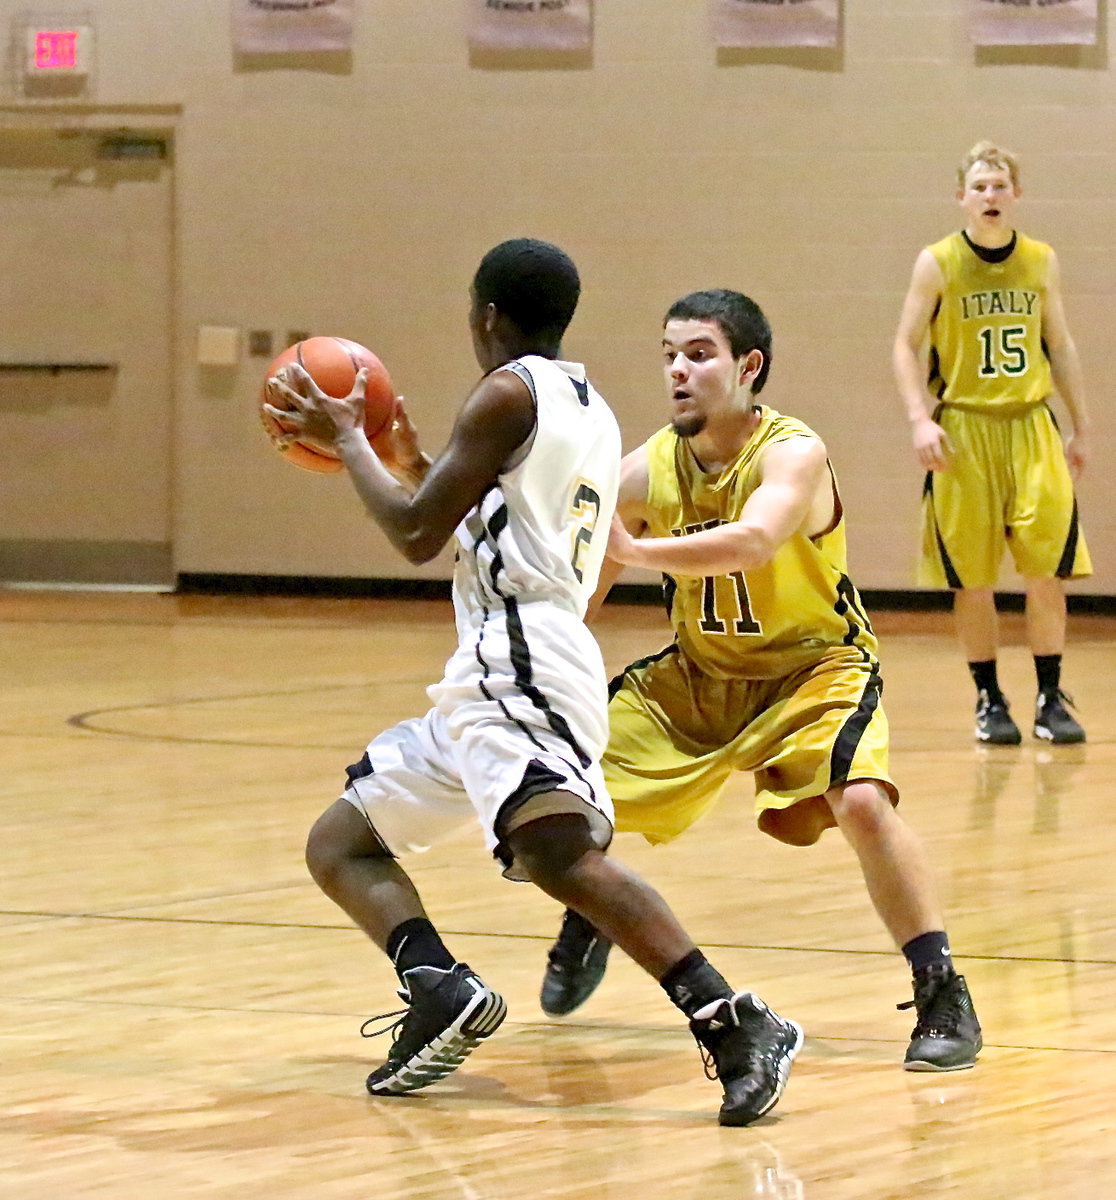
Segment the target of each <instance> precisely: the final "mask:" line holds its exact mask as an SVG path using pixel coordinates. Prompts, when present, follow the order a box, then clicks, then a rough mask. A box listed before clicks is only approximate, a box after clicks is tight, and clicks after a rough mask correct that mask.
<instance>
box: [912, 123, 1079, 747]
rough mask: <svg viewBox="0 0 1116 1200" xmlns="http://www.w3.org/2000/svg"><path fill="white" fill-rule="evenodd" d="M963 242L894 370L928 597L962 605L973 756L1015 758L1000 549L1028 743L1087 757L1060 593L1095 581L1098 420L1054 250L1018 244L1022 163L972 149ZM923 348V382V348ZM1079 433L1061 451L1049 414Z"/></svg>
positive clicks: (941, 271)
mask: <svg viewBox="0 0 1116 1200" xmlns="http://www.w3.org/2000/svg"><path fill="white" fill-rule="evenodd" d="M958 181H959V187H958V192H957V198H958V201H959V203H960V205H961V210H962V211H963V212H964V214H965V229H964V230H963V231H962V232H961V233H954V234H951V235H950V236H949V237H947V238H943V239H942V241H940V242H937V243H935V244H934V245H932V246H928V247H927V248H926V249H924V250H923V251H922V252H921V253H920V254H919V256H918V258H917V259H916V261H915V266H914V274H913V276H912V279H911V286H910V290H909V291H908V293H907V298H906V301H905V303H904V305H903V313H902V316H901V317H900V320H899V330H898V333H897V334H896V337H895V348H894V353H893V362H894V367H895V377H896V380H897V381H898V384H899V391H900V393H901V395H902V397H903V402H904V404H905V405H906V409H907V415H908V417H909V418H910V421H911V428H912V434H913V441H914V448H915V453H916V454H917V455H918V459H919V462H920V463H921V464H922V466H924V467H925V468H926V483H925V486H924V488H923V497H922V555H921V559H920V566H919V582H920V583H922V584H925V585H927V586H930V587H949V588H951V589H952V590H953V596H954V603H953V611H954V615H955V620H956V625H957V632H958V636H959V638H960V641H961V645H962V647H963V649H964V651H965V655H966V657H967V659H968V662H969V670H970V672H971V674H972V677H973V681H974V683H975V684H976V688H977V708H976V713H977V716H976V736H977V739H978V740H979V741H982V742H993V743H998V744H1001V745H1018V743H1019V742H1020V741H1021V740H1022V737H1021V734H1020V732H1019V728H1018V726H1017V725H1016V724H1015V721H1014V720H1013V719H1012V717H1011V714H1010V712H1009V710H1008V703H1007V701H1006V699H1005V698H1004V695H1003V693H1002V692H1001V690H1000V685H999V681H998V679H997V674H996V656H997V651H998V648H999V639H998V630H997V618H996V607H995V594H994V588H995V586H996V581H997V578H998V576H999V570H1000V563H1001V560H1002V559H1003V555H1004V547H1005V546H1006V547H1007V548H1008V549H1009V550H1010V551H1011V555H1012V559H1013V560H1014V562H1015V566H1016V568H1017V569H1018V571H1019V572H1020V574H1021V575H1022V576H1023V578H1024V582H1025V585H1026V594H1027V599H1026V624H1027V640H1028V643H1029V645H1030V649H1031V653H1032V654H1033V655H1034V660H1035V672H1036V675H1037V676H1038V699H1037V702H1036V706H1035V720H1034V734H1035V737H1038V738H1042V739H1043V740H1045V741H1050V742H1059V743H1063V742H1083V741H1084V740H1085V731H1084V729H1082V727H1081V726H1080V724H1078V722H1077V720H1076V719H1075V718H1074V717H1073V716H1072V715H1071V714H1070V712H1069V711H1068V709H1067V708H1066V702H1067V700H1068V697H1067V696H1066V695H1065V693H1064V692H1063V691H1062V690H1061V667H1062V652H1063V650H1064V648H1065V640H1066V598H1065V583H1064V581H1065V580H1067V579H1081V578H1084V577H1085V576H1087V575H1090V574H1091V573H1092V564H1091V563H1090V561H1089V552H1088V549H1087V548H1086V546H1085V537H1084V534H1083V533H1082V531H1081V528H1080V525H1079V523H1078V514H1077V501H1076V499H1075V498H1074V490H1073V482H1074V479H1076V478H1077V477H1078V476H1079V475H1080V473H1081V471H1082V470H1083V469H1084V467H1085V459H1086V440H1087V435H1088V430H1089V420H1088V416H1087V414H1086V411H1085V399H1084V393H1083V387H1082V380H1081V366H1080V363H1079V361H1078V357H1077V350H1076V348H1075V346H1074V343H1073V338H1072V337H1071V336H1070V333H1069V329H1068V327H1067V324H1066V317H1065V311H1064V309H1063V306H1062V294H1061V285H1060V281H1059V273H1058V260H1057V257H1056V256H1055V254H1054V251H1053V250H1052V249H1051V248H1050V247H1049V246H1047V245H1045V244H1044V243H1042V242H1036V241H1034V240H1032V239H1031V238H1028V237H1024V236H1023V235H1022V234H1020V233H1018V232H1016V230H1015V228H1014V225H1013V223H1012V218H1013V214H1014V209H1015V202H1016V199H1017V198H1018V196H1019V173H1018V166H1017V163H1016V160H1015V158H1014V156H1013V155H1012V154H1010V153H1009V152H1007V151H1006V150H1001V149H999V148H998V147H996V146H994V145H993V144H992V143H991V142H979V143H978V144H977V145H976V146H974V147H973V148H972V150H970V151H969V153H968V154H967V155H966V156H965V159H964V160H963V162H962V164H961V167H960V169H959V171H958ZM927 341H929V346H930V355H929V369H928V370H927V369H926V366H925V356H924V347H925V345H926V343H927ZM1055 391H1056V392H1057V393H1058V395H1059V396H1060V397H1061V399H1062V401H1063V403H1064V404H1065V407H1066V410H1067V412H1068V414H1069V420H1070V436H1069V439H1068V440H1067V442H1066V443H1065V446H1064V447H1063V444H1062V437H1061V435H1060V433H1059V432H1058V427H1057V425H1056V423H1055V420H1054V416H1053V413H1052V412H1051V411H1050V407H1049V401H1050V398H1051V395H1052V394H1053V393H1054V392H1055Z"/></svg>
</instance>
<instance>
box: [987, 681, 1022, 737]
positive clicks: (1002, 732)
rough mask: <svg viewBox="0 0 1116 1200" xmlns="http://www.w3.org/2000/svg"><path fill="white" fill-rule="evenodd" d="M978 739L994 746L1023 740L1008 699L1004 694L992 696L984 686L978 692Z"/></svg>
mask: <svg viewBox="0 0 1116 1200" xmlns="http://www.w3.org/2000/svg"><path fill="white" fill-rule="evenodd" d="M976 740H977V741H978V742H987V743H989V744H991V745H993V746H1018V745H1019V743H1020V742H1021V741H1022V740H1023V735H1022V734H1021V733H1020V732H1019V726H1018V725H1016V723H1015V722H1014V721H1013V720H1012V719H1011V713H1009V712H1008V703H1007V701H1006V700H1005V699H1004V698H1003V696H995V697H992V696H990V695H989V694H988V692H986V691H985V690H984V688H981V689H980V691H978V692H977V706H976Z"/></svg>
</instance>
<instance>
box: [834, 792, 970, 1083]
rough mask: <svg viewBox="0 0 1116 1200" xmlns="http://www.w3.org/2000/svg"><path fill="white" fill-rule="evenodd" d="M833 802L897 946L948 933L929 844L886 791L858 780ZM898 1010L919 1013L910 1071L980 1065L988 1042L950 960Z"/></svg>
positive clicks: (923, 977)
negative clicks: (925, 844) (931, 934)
mask: <svg viewBox="0 0 1116 1200" xmlns="http://www.w3.org/2000/svg"><path fill="white" fill-rule="evenodd" d="M826 800H827V801H828V802H829V804H830V806H831V808H832V809H833V813H834V816H835V817H836V820H837V824H838V827H839V828H840V830H841V832H842V833H843V834H844V835H845V838H846V840H847V841H848V842H849V844H850V845H851V846H852V848H853V850H854V852H855V853H856V856H857V859H858V860H859V862H860V868H861V871H862V872H863V875H864V881H865V884H866V885H867V887H868V894H869V896H870V897H871V900H872V904H873V906H874V907H875V909H876V911H877V912H878V913H879V915H880V919H881V920H882V921H883V923H884V925H885V926H886V927H887V930H888V932H889V933H890V934H891V936H892V937H893V938H894V940H895V943H896V945H897V946H900V947H906V946H908V945H909V944H910V943H912V942H914V941H915V940H916V939H917V938H919V937H920V935H923V934H926V933H928V932H929V931H931V930H942V929H943V928H944V922H943V919H942V912H941V906H940V904H939V902H938V896H937V888H936V886H935V883H934V878H933V872H932V871H931V869H930V863H929V859H928V858H927V855H926V851H925V849H924V848H923V845H922V841H921V839H920V838H919V837H918V836H917V835H916V834H915V832H914V831H913V830H912V829H911V828H910V826H909V825H907V823H906V822H905V821H904V820H903V819H902V817H900V816H899V814H898V813H897V812H896V811H895V809H894V808H893V806H892V804H891V800H890V798H889V797H888V796H887V795H886V793H885V792H884V790H883V788H882V787H881V786H880V785H879V784H878V783H876V782H875V781H874V780H857V781H855V782H853V783H846V784H842V785H840V786H838V787H835V788H832V789H830V791H829V792H827V793H826ZM944 941H945V938H944V934H943V935H942V942H943V944H944ZM945 953H946V954H948V950H947V951H945ZM899 1007H900V1008H901V1009H903V1008H911V1007H913V1008H915V1009H916V1010H917V1013H918V1018H917V1021H916V1024H915V1028H914V1030H913V1032H912V1033H911V1039H910V1044H909V1045H908V1047H907V1053H906V1056H905V1058H904V1062H903V1066H904V1067H905V1069H906V1070H908V1071H958V1070H963V1069H964V1068H966V1067H971V1066H973V1065H974V1063H975V1062H976V1057H977V1054H979V1052H980V1049H981V1046H982V1044H983V1043H982V1039H981V1031H980V1023H979V1021H978V1020H977V1017H976V1012H975V1010H974V1008H973V1002H972V998H971V997H970V996H969V990H968V986H967V985H966V983H965V979H964V977H963V976H961V975H958V974H957V973H956V971H955V970H954V969H953V966H952V961H951V960H948V959H947V961H946V963H945V964H943V965H941V966H937V965H935V966H930V967H927V968H925V969H921V970H915V971H914V999H913V1000H908V1001H906V1002H905V1003H903V1004H900V1005H899Z"/></svg>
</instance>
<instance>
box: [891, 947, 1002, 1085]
mask: <svg viewBox="0 0 1116 1200" xmlns="http://www.w3.org/2000/svg"><path fill="white" fill-rule="evenodd" d="M897 1007H898V1008H914V1009H915V1010H916V1011H917V1012H918V1020H917V1021H916V1022H915V1027H914V1031H913V1032H912V1033H911V1044H910V1045H909V1046H908V1047H907V1056H906V1058H905V1059H904V1060H903V1068H904V1070H907V1071H964V1070H966V1069H967V1068H969V1067H972V1066H975V1065H976V1060H977V1055H978V1054H979V1053H980V1051H981V1048H982V1046H983V1045H984V1042H983V1039H982V1038H981V1033H980V1022H979V1021H978V1020H977V1015H976V1010H975V1009H974V1008H973V1001H972V997H971V996H970V995H969V989H968V986H967V985H966V983H965V977H964V976H963V975H958V974H956V973H955V972H953V971H948V970H945V969H937V970H934V969H930V970H927V971H926V972H923V973H920V974H919V975H916V976H915V984H914V999H913V1000H908V1001H906V1003H904V1004H900V1005H897Z"/></svg>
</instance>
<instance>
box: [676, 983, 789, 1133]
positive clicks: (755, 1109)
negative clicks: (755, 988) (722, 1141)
mask: <svg viewBox="0 0 1116 1200" xmlns="http://www.w3.org/2000/svg"><path fill="white" fill-rule="evenodd" d="M690 1031H691V1032H692V1033H693V1035H694V1037H695V1038H696V1039H697V1043H698V1046H699V1048H700V1049H701V1052H702V1055H701V1057H702V1062H703V1063H704V1065H705V1075H706V1078H708V1079H719V1080H720V1081H721V1087H722V1088H723V1089H724V1101H723V1103H722V1104H721V1111H720V1114H719V1116H718V1122H719V1124H721V1125H749V1124H751V1123H752V1121H754V1120H756V1118H757V1117H762V1116H763V1114H764V1113H765V1112H767V1111H768V1110H769V1109H771V1108H773V1107H774V1106H775V1103H776V1101H777V1100H778V1099H779V1097H780V1096H781V1095H782V1094H783V1089H784V1088H785V1087H786V1086H787V1078H788V1076H789V1075H790V1069H791V1063H793V1062H794V1058H795V1055H796V1054H797V1053H798V1051H799V1048H800V1047H801V1046H802V1029H801V1027H800V1026H799V1025H797V1024H795V1022H794V1021H787V1020H785V1019H784V1018H783V1017H780V1016H778V1015H777V1014H776V1013H774V1012H772V1011H771V1009H769V1008H768V1007H767V1005H766V1004H764V1002H763V1001H762V1000H761V999H760V998H759V997H758V996H756V995H753V994H752V993H751V992H737V993H736V995H735V996H732V997H730V998H728V999H723V1000H714V1001H713V1003H712V1004H707V1005H705V1007H704V1008H699V1009H698V1011H697V1012H696V1013H694V1015H693V1017H692V1018H691V1019H690Z"/></svg>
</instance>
